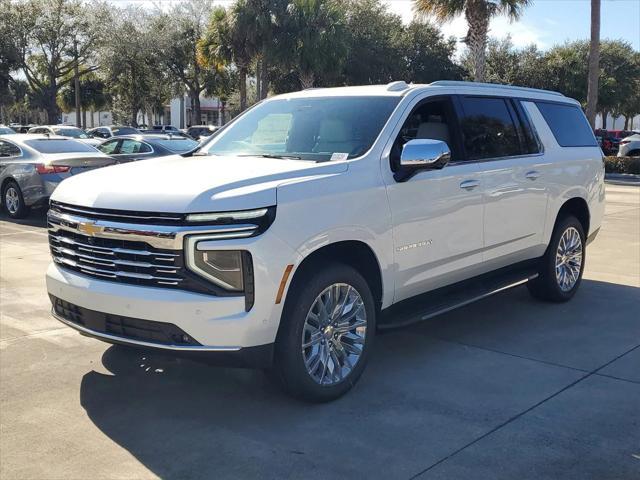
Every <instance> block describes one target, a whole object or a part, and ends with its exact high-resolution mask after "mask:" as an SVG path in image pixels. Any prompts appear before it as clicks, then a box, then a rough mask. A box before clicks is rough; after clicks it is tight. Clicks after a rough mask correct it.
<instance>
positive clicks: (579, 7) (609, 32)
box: [110, 0, 640, 50]
mask: <svg viewBox="0 0 640 480" xmlns="http://www.w3.org/2000/svg"><path fill="white" fill-rule="evenodd" d="M110 1H111V2H112V3H115V4H118V5H125V4H131V3H135V4H143V5H147V6H149V7H153V5H158V4H160V5H162V6H169V5H171V4H172V3H174V2H176V1H180V0H110ZM383 2H384V3H386V4H387V5H388V6H389V9H390V10H391V11H393V12H395V13H397V14H398V15H400V16H401V17H402V19H403V20H404V21H405V22H409V21H411V18H412V17H413V1H412V0H383ZM215 3H217V4H223V5H228V4H230V3H232V0H216V1H215ZM589 22H590V0H533V4H532V5H531V6H530V7H528V8H527V9H526V10H525V11H524V14H523V16H522V18H521V19H520V20H519V21H518V22H512V23H510V22H509V20H508V19H507V18H505V17H497V18H495V19H494V20H493V21H492V22H491V31H490V35H491V36H494V37H498V38H503V37H505V36H506V35H511V38H512V40H513V43H514V44H515V45H516V46H526V45H530V44H532V43H535V44H537V45H538V47H539V48H541V49H543V50H544V49H547V48H549V47H551V46H553V45H555V44H557V43H563V42H565V41H566V40H576V39H586V38H589ZM441 27H442V30H443V31H444V33H445V34H446V35H453V36H455V37H456V38H461V37H463V36H464V35H465V33H466V23H465V20H464V18H462V17H460V18H457V19H456V20H453V21H452V22H449V23H447V24H444V25H441ZM601 35H602V38H610V39H623V40H626V41H628V42H629V43H631V45H632V46H633V48H635V49H636V50H640V0H603V1H602V31H601Z"/></svg>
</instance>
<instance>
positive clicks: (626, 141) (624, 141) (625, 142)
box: [620, 140, 631, 145]
mask: <svg viewBox="0 0 640 480" xmlns="http://www.w3.org/2000/svg"><path fill="white" fill-rule="evenodd" d="M630 142H631V140H621V141H620V145H626V144H627V143H630Z"/></svg>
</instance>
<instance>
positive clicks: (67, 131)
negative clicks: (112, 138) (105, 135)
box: [53, 128, 89, 138]
mask: <svg viewBox="0 0 640 480" xmlns="http://www.w3.org/2000/svg"><path fill="white" fill-rule="evenodd" d="M53 131H54V132H55V134H56V135H62V136H63V137H71V138H89V135H87V134H86V133H85V132H84V131H83V130H80V129H79V128H54V129H53Z"/></svg>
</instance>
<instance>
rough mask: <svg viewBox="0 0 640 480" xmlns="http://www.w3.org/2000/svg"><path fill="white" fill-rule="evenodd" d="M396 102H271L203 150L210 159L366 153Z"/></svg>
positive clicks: (347, 99) (361, 99)
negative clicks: (211, 156) (234, 156)
mask: <svg viewBox="0 0 640 480" xmlns="http://www.w3.org/2000/svg"><path fill="white" fill-rule="evenodd" d="M398 102H399V98H398V97H382V96H380V97H323V98H293V99H276V100H270V101H267V102H265V103H263V104H261V105H258V106H256V107H255V108H253V109H251V110H250V111H248V112H247V113H245V114H244V115H243V116H242V117H241V118H239V119H238V120H237V121H236V122H234V123H232V124H231V125H229V127H228V128H225V129H224V130H223V131H221V133H220V134H219V135H218V136H216V137H215V138H214V140H213V141H211V142H210V143H208V144H207V145H205V146H204V147H203V150H202V152H203V153H208V154H210V155H257V156H260V155H264V156H278V157H290V158H295V159H302V160H315V161H325V160H331V159H346V158H354V157H358V156H360V155H362V154H363V153H365V152H366V151H367V150H369V148H371V145H372V144H373V142H374V141H375V139H376V137H377V136H378V134H379V133H380V131H381V130H382V127H383V126H384V124H385V123H386V121H387V119H388V118H389V115H391V112H392V111H393V109H394V108H395V106H396V105H397V104H398Z"/></svg>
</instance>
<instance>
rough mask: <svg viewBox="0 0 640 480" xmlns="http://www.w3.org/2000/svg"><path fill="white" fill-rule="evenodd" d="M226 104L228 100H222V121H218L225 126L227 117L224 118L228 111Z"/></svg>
mask: <svg viewBox="0 0 640 480" xmlns="http://www.w3.org/2000/svg"><path fill="white" fill-rule="evenodd" d="M226 104H227V102H225V101H224V100H220V121H219V122H218V125H219V126H223V125H224V124H225V123H227V121H226V118H224V117H225V112H226V109H225V107H226Z"/></svg>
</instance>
